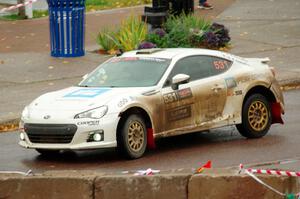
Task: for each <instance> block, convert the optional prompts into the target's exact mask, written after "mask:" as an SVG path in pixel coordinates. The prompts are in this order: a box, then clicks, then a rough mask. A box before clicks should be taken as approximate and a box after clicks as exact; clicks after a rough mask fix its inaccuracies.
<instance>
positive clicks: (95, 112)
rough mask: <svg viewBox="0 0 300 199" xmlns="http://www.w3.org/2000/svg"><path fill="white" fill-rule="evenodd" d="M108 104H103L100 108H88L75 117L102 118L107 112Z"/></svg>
mask: <svg viewBox="0 0 300 199" xmlns="http://www.w3.org/2000/svg"><path fill="white" fill-rule="evenodd" d="M107 110H108V108H107V106H101V107H99V108H95V109H92V110H88V111H85V112H82V113H79V114H77V115H75V117H74V118H75V119H79V118H92V119H100V118H101V117H103V116H104V115H105V114H106V113H107Z"/></svg>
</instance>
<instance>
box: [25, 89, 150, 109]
mask: <svg viewBox="0 0 300 199" xmlns="http://www.w3.org/2000/svg"><path fill="white" fill-rule="evenodd" d="M144 90H147V89H145V88H91V87H88V88H84V87H70V88H66V89H63V90H59V91H55V92H51V93H46V94H44V95H42V96H40V97H39V98H37V99H36V100H34V101H33V102H32V104H31V105H30V108H33V109H36V110H37V109H38V110H51V111H55V110H59V111H86V110H88V109H93V108H95V107H99V106H102V105H104V104H107V103H108V102H109V101H110V100H112V99H114V98H116V97H120V96H122V95H125V94H126V95H136V94H138V93H142V92H143V91H144ZM148 90H149V89H148Z"/></svg>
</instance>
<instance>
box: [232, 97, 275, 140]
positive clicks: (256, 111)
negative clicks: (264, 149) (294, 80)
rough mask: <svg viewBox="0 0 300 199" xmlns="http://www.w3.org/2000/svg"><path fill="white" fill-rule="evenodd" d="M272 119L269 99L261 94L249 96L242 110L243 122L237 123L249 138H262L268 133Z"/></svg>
mask: <svg viewBox="0 0 300 199" xmlns="http://www.w3.org/2000/svg"><path fill="white" fill-rule="evenodd" d="M271 121H272V115H271V108H270V104H269V102H268V100H267V99H266V97H265V96H263V95H261V94H254V95H251V96H250V97H248V99H247V100H246V102H245V104H244V106H243V110H242V123H241V124H238V125H236V127H237V129H238V131H239V132H240V134H241V135H242V136H244V137H247V138H260V137H263V136H264V135H266V134H267V132H268V131H269V129H270V126H271Z"/></svg>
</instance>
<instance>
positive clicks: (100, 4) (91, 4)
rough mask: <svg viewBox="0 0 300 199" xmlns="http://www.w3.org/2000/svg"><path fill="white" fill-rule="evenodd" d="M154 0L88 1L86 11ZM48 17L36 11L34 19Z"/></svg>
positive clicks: (8, 16)
mask: <svg viewBox="0 0 300 199" xmlns="http://www.w3.org/2000/svg"><path fill="white" fill-rule="evenodd" d="M151 2H152V0H86V3H85V6H86V11H87V12H89V11H96V10H105V9H112V8H122V7H130V6H136V5H144V4H149V3H151ZM45 16H48V11H47V10H34V11H33V18H40V17H45ZM21 19H23V18H22V17H20V16H18V15H17V14H12V15H6V16H2V17H0V20H21Z"/></svg>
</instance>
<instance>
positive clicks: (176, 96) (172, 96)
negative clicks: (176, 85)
mask: <svg viewBox="0 0 300 199" xmlns="http://www.w3.org/2000/svg"><path fill="white" fill-rule="evenodd" d="M190 97H193V94H192V90H191V88H185V89H181V90H178V91H174V92H171V93H167V94H164V95H163V98H164V102H165V104H169V103H173V102H176V101H180V100H184V99H187V98H190Z"/></svg>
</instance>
